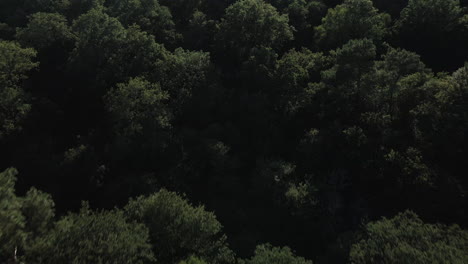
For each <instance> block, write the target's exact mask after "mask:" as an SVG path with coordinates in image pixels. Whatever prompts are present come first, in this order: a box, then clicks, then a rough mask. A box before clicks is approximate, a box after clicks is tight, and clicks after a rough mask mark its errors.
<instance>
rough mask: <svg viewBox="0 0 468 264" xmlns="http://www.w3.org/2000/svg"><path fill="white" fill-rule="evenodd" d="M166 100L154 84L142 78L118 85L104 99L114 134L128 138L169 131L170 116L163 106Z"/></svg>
mask: <svg viewBox="0 0 468 264" xmlns="http://www.w3.org/2000/svg"><path fill="white" fill-rule="evenodd" d="M168 98H169V95H168V94H167V93H166V92H164V91H162V90H161V88H160V86H159V85H158V84H152V83H150V82H148V81H146V80H145V79H143V78H135V79H130V81H129V82H128V83H125V84H124V83H121V84H118V85H117V87H116V88H115V89H113V90H111V91H109V93H108V94H107V96H106V102H107V109H108V111H109V112H110V113H111V114H112V115H113V117H114V120H115V121H114V122H115V123H114V124H115V125H114V129H115V131H116V133H117V134H119V135H122V136H124V137H130V138H131V137H134V136H137V135H141V134H148V133H149V134H153V133H155V132H157V131H158V130H162V129H166V128H169V126H170V123H169V120H170V116H169V112H168V109H167V108H166V106H165V101H166V100H167V99H168Z"/></svg>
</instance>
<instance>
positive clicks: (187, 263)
mask: <svg viewBox="0 0 468 264" xmlns="http://www.w3.org/2000/svg"><path fill="white" fill-rule="evenodd" d="M179 264H206V262H205V261H203V260H202V259H199V258H197V257H194V256H191V257H189V258H188V259H186V260H183V261H181V262H179Z"/></svg>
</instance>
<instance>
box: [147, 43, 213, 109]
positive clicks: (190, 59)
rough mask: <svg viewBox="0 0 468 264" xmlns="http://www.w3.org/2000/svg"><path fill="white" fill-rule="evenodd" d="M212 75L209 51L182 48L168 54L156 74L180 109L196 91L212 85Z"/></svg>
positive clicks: (175, 106) (174, 103) (156, 77)
mask: <svg viewBox="0 0 468 264" xmlns="http://www.w3.org/2000/svg"><path fill="white" fill-rule="evenodd" d="M211 77H212V65H211V62H210V55H209V53H206V52H196V51H188V50H184V49H182V48H178V49H176V50H175V51H174V53H172V54H170V55H168V56H167V57H166V59H165V61H164V62H163V63H162V65H161V66H160V69H159V70H158V73H157V75H155V76H154V78H155V79H156V80H157V81H158V82H160V83H161V87H162V88H163V89H164V90H165V91H168V92H169V94H170V97H171V101H172V103H173V108H174V109H175V110H178V111H179V110H180V108H181V107H182V106H183V105H184V103H185V102H187V101H188V100H189V99H190V98H191V97H192V94H193V93H194V92H196V91H197V90H199V89H202V88H204V87H205V86H209V85H211V84H210V81H211Z"/></svg>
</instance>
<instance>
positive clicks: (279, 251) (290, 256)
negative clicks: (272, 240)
mask: <svg viewBox="0 0 468 264" xmlns="http://www.w3.org/2000/svg"><path fill="white" fill-rule="evenodd" d="M245 263H246V264H312V261H308V260H306V259H304V258H302V257H297V256H295V255H294V253H293V252H292V251H291V249H290V248H288V247H282V248H281V247H273V246H271V245H269V244H264V245H260V246H257V248H256V249H255V255H254V256H253V257H252V258H251V259H249V260H247V261H246V262H245Z"/></svg>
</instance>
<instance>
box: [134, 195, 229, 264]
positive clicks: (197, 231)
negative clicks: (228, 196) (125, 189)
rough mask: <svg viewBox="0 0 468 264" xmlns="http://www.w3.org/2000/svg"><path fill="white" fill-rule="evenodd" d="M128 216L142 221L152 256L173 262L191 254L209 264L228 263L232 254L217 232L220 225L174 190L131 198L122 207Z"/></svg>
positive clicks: (163, 261) (166, 261)
mask: <svg viewBox="0 0 468 264" xmlns="http://www.w3.org/2000/svg"><path fill="white" fill-rule="evenodd" d="M125 212H126V215H127V217H128V218H129V219H132V220H135V221H137V222H140V223H144V224H145V225H146V226H147V227H148V229H149V232H150V233H149V234H150V241H151V243H152V245H153V250H154V252H155V255H156V258H157V259H158V261H160V262H161V263H174V262H177V261H181V260H183V259H186V258H188V257H189V256H190V255H192V254H195V255H197V256H200V257H203V258H204V259H207V260H209V262H210V263H230V262H232V259H233V256H232V255H231V253H230V250H229V249H228V248H227V245H226V242H225V240H226V237H225V236H224V235H223V234H222V233H221V224H220V223H219V222H218V220H216V217H215V215H214V214H213V213H211V212H207V211H205V208H204V207H203V206H197V207H194V206H192V205H191V204H190V203H188V201H187V200H186V199H184V198H183V197H181V196H179V195H177V194H176V193H173V192H169V191H166V190H164V189H163V190H161V191H159V192H158V193H155V194H153V195H150V196H148V197H139V198H137V199H134V200H131V201H130V202H129V203H128V205H127V206H126V207H125Z"/></svg>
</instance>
